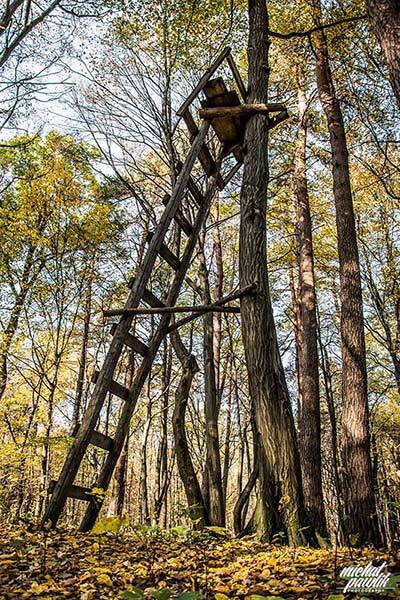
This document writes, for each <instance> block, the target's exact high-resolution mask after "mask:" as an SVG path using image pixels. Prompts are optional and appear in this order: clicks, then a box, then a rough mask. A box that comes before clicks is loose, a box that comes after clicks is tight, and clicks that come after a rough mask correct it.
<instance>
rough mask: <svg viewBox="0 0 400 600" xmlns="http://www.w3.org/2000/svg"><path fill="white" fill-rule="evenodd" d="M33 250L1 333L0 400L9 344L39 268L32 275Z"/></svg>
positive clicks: (4, 379) (25, 265)
mask: <svg viewBox="0 0 400 600" xmlns="http://www.w3.org/2000/svg"><path fill="white" fill-rule="evenodd" d="M34 256H35V248H34V247H33V246H30V247H29V248H28V252H27V255H26V258H25V263H24V268H23V271H22V275H21V279H20V281H19V292H18V293H16V294H15V297H14V305H13V307H12V309H11V313H10V317H9V319H8V322H7V325H6V327H5V329H4V331H3V333H2V336H1V342H0V400H1V399H2V397H3V395H4V392H5V390H6V385H7V376H8V372H7V369H8V354H9V351H10V347H11V343H12V341H13V339H14V335H15V333H16V331H17V328H18V323H19V318H20V316H21V313H22V310H23V308H24V304H25V300H26V297H27V295H28V292H29V290H30V289H31V288H32V285H33V283H34V282H35V281H36V278H37V276H38V275H39V273H40V270H41V268H39V269H37V270H36V272H35V273H34V274H33V275H32V270H33V265H34Z"/></svg>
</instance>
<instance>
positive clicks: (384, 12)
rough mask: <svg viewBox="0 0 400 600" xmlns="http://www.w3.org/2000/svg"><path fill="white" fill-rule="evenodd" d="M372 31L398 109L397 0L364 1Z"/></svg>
mask: <svg viewBox="0 0 400 600" xmlns="http://www.w3.org/2000/svg"><path fill="white" fill-rule="evenodd" d="M365 7H366V9H367V13H368V17H369V20H370V23H371V27H372V30H373V32H374V34H375V35H376V37H377V38H378V41H379V43H380V45H381V48H382V50H383V53H384V55H385V59H386V64H387V67H388V71H389V78H390V83H391V85H392V88H393V91H394V95H395V96H396V100H397V104H398V107H399V108H400V4H399V1H398V0H365Z"/></svg>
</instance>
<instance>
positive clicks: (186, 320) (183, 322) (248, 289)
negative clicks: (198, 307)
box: [168, 283, 257, 333]
mask: <svg viewBox="0 0 400 600" xmlns="http://www.w3.org/2000/svg"><path fill="white" fill-rule="evenodd" d="M256 287H257V285H256V284H255V283H252V284H251V285H248V286H246V287H244V288H242V289H240V290H238V291H237V292H233V293H232V294H229V296H225V297H224V298H221V300H217V301H216V302H213V303H212V304H210V305H208V306H209V308H210V309H212V310H210V311H208V312H218V308H220V307H223V305H224V304H227V303H228V302H232V301H233V300H238V299H239V298H243V297H244V296H248V295H249V294H252V293H254V291H255V289H256ZM226 308H228V307H226ZM232 308H238V307H232ZM235 312H240V309H239V311H235ZM198 316H199V314H198V313H194V314H191V315H189V316H188V317H185V318H184V319H181V320H180V321H176V322H175V323H173V324H172V325H170V326H169V327H168V333H171V332H172V331H175V329H178V328H179V327H182V325H186V324H187V323H190V322H191V321H193V320H194V319H197V317H198Z"/></svg>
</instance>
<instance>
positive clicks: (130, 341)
mask: <svg viewBox="0 0 400 600" xmlns="http://www.w3.org/2000/svg"><path fill="white" fill-rule="evenodd" d="M125 344H126V345H127V346H129V348H131V349H132V350H134V351H135V352H137V353H138V354H140V355H141V356H146V354H147V351H148V349H149V348H148V346H146V344H144V343H143V342H142V341H141V340H139V338H137V337H136V336H134V335H132V334H131V333H128V335H127V336H126V338H125Z"/></svg>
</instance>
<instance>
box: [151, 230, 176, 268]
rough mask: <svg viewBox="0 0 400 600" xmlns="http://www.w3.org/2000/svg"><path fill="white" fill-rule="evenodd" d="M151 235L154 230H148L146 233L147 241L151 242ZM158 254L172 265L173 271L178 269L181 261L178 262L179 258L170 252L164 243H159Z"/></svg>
mask: <svg viewBox="0 0 400 600" xmlns="http://www.w3.org/2000/svg"><path fill="white" fill-rule="evenodd" d="M153 236H154V232H153V231H149V233H148V234H147V241H148V242H151V240H152V238H153ZM159 254H160V256H161V258H163V259H164V260H165V262H166V263H168V264H169V266H170V267H172V268H173V269H174V270H175V271H178V270H179V267H180V264H181V262H180V260H179V258H178V257H177V256H175V254H174V253H173V252H171V250H170V249H169V248H168V246H167V245H166V244H161V247H160V250H159Z"/></svg>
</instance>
